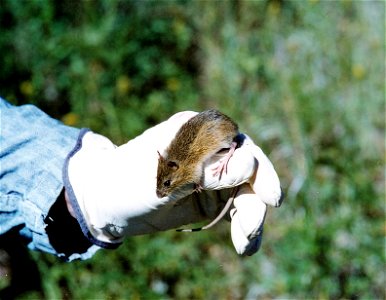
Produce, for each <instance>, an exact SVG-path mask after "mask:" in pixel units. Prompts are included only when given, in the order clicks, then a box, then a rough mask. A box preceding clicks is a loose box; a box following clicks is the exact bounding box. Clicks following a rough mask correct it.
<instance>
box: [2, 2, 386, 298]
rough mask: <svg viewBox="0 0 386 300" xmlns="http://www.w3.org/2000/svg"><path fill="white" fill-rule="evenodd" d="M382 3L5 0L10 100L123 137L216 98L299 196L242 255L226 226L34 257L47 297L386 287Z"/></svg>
mask: <svg viewBox="0 0 386 300" xmlns="http://www.w3.org/2000/svg"><path fill="white" fill-rule="evenodd" d="M384 11H385V7H384V3H383V2H378V1H366V2H359V1H358V2H352V1H341V2H338V1H336V2H330V1H328V2H327V1H283V2H282V1H236V2H225V1H224V2H214V1H213V2H212V1H192V2H187V1H163V2H155V1H83V2H82V1H80V2H77V1H69V0H68V1H62V2H55V1H52V2H51V1H3V2H2V5H1V6H0V20H1V21H0V22H1V27H2V30H1V31H2V34H1V35H0V51H1V53H2V57H1V65H2V68H1V69H0V81H1V85H0V86H1V87H0V93H1V95H2V96H3V97H4V98H6V99H8V100H9V101H12V102H14V103H17V104H21V103H25V102H32V103H35V104H37V105H38V106H40V107H41V108H43V109H44V110H46V111H47V112H49V113H50V114H51V115H53V116H55V117H57V118H61V119H62V120H63V121H64V122H65V123H67V124H69V125H73V126H79V127H90V128H92V129H93V130H94V131H96V132H100V133H102V134H105V135H107V136H108V137H110V138H112V139H113V141H114V142H116V143H123V142H125V141H127V140H128V139H130V138H132V137H134V136H135V135H136V134H138V133H140V132H141V131H142V130H144V129H146V128H148V127H149V126H152V125H154V124H156V123H157V122H159V121H161V120H163V119H165V118H167V117H168V116H169V115H171V114H172V113H174V112H177V111H179V110H187V109H189V110H201V109H204V108H208V107H217V108H219V109H220V110H222V111H224V112H226V113H228V114H229V115H230V116H232V117H233V118H234V119H235V120H237V121H238V122H239V124H240V127H241V128H242V130H243V131H245V132H246V133H248V134H249V135H250V136H251V137H252V138H253V139H254V140H255V141H256V142H257V143H258V144H259V145H260V146H261V147H262V149H263V150H264V151H265V152H266V153H267V154H268V155H269V157H270V159H271V160H272V162H273V164H274V166H275V168H276V170H277V172H278V173H279V177H280V179H281V182H282V185H283V188H284V190H285V191H286V194H287V199H286V200H285V202H284V204H283V205H282V207H281V208H280V209H270V210H269V213H268V216H267V220H266V225H265V233H264V234H265V236H264V241H263V244H262V248H261V250H260V252H259V253H257V254H256V255H254V256H253V257H250V258H240V257H237V256H236V254H235V252H234V250H233V248H232V245H231V242H230V239H229V234H230V232H229V228H228V227H229V226H228V224H226V223H224V224H223V225H222V226H218V227H217V228H216V229H214V230H212V231H210V232H202V233H199V234H192V235H182V234H180V233H174V232H165V233H159V234H154V235H149V236H141V237H133V238H130V239H128V240H127V241H126V242H125V244H124V245H123V246H121V247H120V249H118V250H117V251H107V250H106V251H103V250H102V251H100V252H98V253H97V254H96V256H95V257H94V258H92V259H91V260H89V261H85V262H74V263H71V264H64V263H60V262H58V260H57V259H56V258H54V257H50V256H48V255H45V254H42V253H33V257H34V259H35V260H36V262H37V263H38V266H39V268H40V270H41V273H42V276H43V284H44V286H43V290H44V295H45V297H46V298H48V299H53V298H81V299H88V298H90V299H91V298H103V299H105V298H107V299H123V298H133V299H137V298H138V299H139V298H151V299H157V298H159V299H161V298H162V299H168V298H170V299H172V298H175V299H185V298H192V299H208V298H209V299H210V298H219V299H223V298H231V299H233V298H235V299H239V298H240V299H245V298H247V299H256V298H273V297H275V298H352V299H355V298H362V299H364V298H365V299H369V298H372V299H379V298H383V297H384V296H385V295H384V284H385V277H384V276H385V275H384V265H385V256H384V236H385V222H384V217H385V211H384V208H385V207H384V199H385V174H384V166H385V161H384V158H385V153H384V147H385V140H384V138H385V131H384V130H385V121H384V117H385V102H384V100H385V99H384V70H385V66H384V62H385V59H384V45H385V35H384V19H385V15H384ZM0 281H1V279H0ZM28 297H33V296H31V295H28V294H27V295H26V298H28Z"/></svg>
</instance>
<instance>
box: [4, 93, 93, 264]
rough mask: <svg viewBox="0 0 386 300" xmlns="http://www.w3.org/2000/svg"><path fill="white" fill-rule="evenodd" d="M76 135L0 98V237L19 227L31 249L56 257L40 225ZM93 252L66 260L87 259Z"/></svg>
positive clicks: (31, 108)
mask: <svg viewBox="0 0 386 300" xmlns="http://www.w3.org/2000/svg"><path fill="white" fill-rule="evenodd" d="M79 132H80V130H79V129H77V128H73V127H69V126H66V125H64V124H62V123H61V122H59V121H57V120H55V119H52V118H51V117H49V116H48V115H46V114H45V113H44V112H42V111H41V110H40V109H38V108H37V107H35V106H33V105H22V106H13V105H11V104H9V103H8V102H6V101H5V100H3V99H1V98H0V235H1V234H4V233H5V232H7V231H9V230H10V229H13V228H15V227H18V228H20V234H21V235H22V236H23V237H25V238H26V239H27V242H28V247H29V248H30V249H33V250H40V251H44V252H48V253H52V254H55V255H58V256H61V254H60V253H57V252H56V251H55V249H54V248H53V247H52V245H51V244H50V241H49V239H48V236H47V233H46V231H45V227H46V223H45V222H44V219H45V217H46V216H47V214H48V211H49V209H50V208H51V206H52V205H53V204H54V203H55V201H56V199H57V198H58V196H59V194H60V193H61V191H62V190H63V180H62V170H63V165H64V162H65V159H66V157H67V155H68V153H70V152H71V150H72V149H73V147H74V146H75V144H76V142H77V139H78V136H79ZM97 249H98V247H96V246H95V247H94V246H92V247H90V249H89V250H88V251H87V252H86V253H80V254H79V253H75V254H74V255H73V256H72V257H71V258H69V259H68V260H72V259H87V258H89V257H91V256H92V255H93V253H95V251H96V250H97Z"/></svg>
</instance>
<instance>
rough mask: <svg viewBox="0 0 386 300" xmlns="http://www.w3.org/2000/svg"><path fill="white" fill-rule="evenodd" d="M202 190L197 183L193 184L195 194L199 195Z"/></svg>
mask: <svg viewBox="0 0 386 300" xmlns="http://www.w3.org/2000/svg"><path fill="white" fill-rule="evenodd" d="M202 190H203V188H202V186H201V184H199V183H195V184H194V191H195V192H196V193H201V192H202Z"/></svg>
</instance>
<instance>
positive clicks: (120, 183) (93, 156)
mask: <svg viewBox="0 0 386 300" xmlns="http://www.w3.org/2000/svg"><path fill="white" fill-rule="evenodd" d="M195 114H196V113H195V112H182V113H178V114H176V115H174V116H172V117H171V118H170V119H168V120H167V121H165V122H162V123H161V124H159V125H157V126H155V127H152V128H150V129H148V130H146V131H145V132H144V133H143V134H141V135H140V136H138V137H136V138H135V139H133V140H131V141H129V142H128V143H126V144H124V145H122V146H119V147H116V146H115V145H114V144H112V143H111V141H110V140H108V139H107V138H105V137H103V136H101V135H98V134H95V133H93V132H90V131H89V132H83V133H84V136H83V139H82V140H81V144H79V145H78V147H77V148H76V149H75V151H74V152H73V153H71V155H70V157H69V160H68V165H67V167H66V168H65V172H64V181H65V188H66V191H67V194H68V197H69V202H70V203H71V206H72V208H73V209H74V211H75V215H76V217H77V219H78V221H79V220H83V221H80V223H81V225H82V222H84V223H85V224H83V225H85V226H87V228H88V230H89V231H90V232H91V234H92V236H93V237H94V238H96V239H97V240H99V241H102V242H107V243H120V242H122V240H123V239H124V237H125V236H131V235H139V234H147V233H152V232H157V231H162V230H167V229H172V228H178V227H180V226H181V225H185V224H190V223H195V222H199V221H203V220H209V221H210V220H211V219H213V218H215V217H216V215H217V214H218V213H219V211H221V208H222V207H223V206H224V204H225V202H226V201H227V199H228V198H229V197H230V194H231V192H232V188H233V187H235V186H238V185H241V187H240V190H239V192H238V193H237V195H236V197H235V201H234V208H233V209H232V210H231V218H232V223H231V234H232V241H233V244H234V246H235V248H236V251H237V253H239V254H241V255H252V254H253V253H255V252H256V251H257V250H258V248H259V246H260V242H261V236H262V230H263V224H264V218H265V213H266V204H269V205H273V206H279V205H280V204H281V201H282V193H281V189H280V182H279V179H278V177H277V174H276V172H275V170H274V168H273V166H272V164H271V163H270V161H269V160H268V158H267V157H266V156H265V155H264V153H263V152H262V151H261V150H260V148H259V147H257V146H256V145H254V143H253V141H252V140H251V139H250V138H248V137H247V136H246V138H245V141H244V143H243V145H242V146H241V147H240V148H238V149H236V151H235V153H234V154H233V156H232V158H231V159H230V160H229V163H228V170H227V173H223V174H222V176H221V179H219V177H218V176H216V177H214V176H213V171H212V169H213V167H214V166H215V165H216V164H218V160H219V159H220V157H221V155H217V156H215V157H213V158H212V159H211V160H210V161H208V162H207V164H206V167H205V172H204V173H205V179H204V182H203V185H202V186H203V189H204V191H203V192H202V193H199V194H197V193H194V194H190V195H181V196H179V197H176V196H170V197H164V198H158V197H157V195H156V173H157V165H158V153H157V151H160V152H161V153H162V152H163V150H164V149H166V147H167V146H168V144H169V143H170V141H171V140H172V139H173V137H174V136H175V134H176V132H177V131H178V129H179V128H180V127H181V125H182V124H183V123H185V122H186V121H187V120H188V119H189V118H191V117H192V116H194V115H195Z"/></svg>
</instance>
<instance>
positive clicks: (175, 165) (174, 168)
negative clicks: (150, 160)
mask: <svg viewBox="0 0 386 300" xmlns="http://www.w3.org/2000/svg"><path fill="white" fill-rule="evenodd" d="M168 167H170V168H172V169H173V170H174V171H175V170H177V169H178V168H179V167H180V166H179V165H178V164H177V163H176V162H175V161H172V160H169V161H168Z"/></svg>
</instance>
